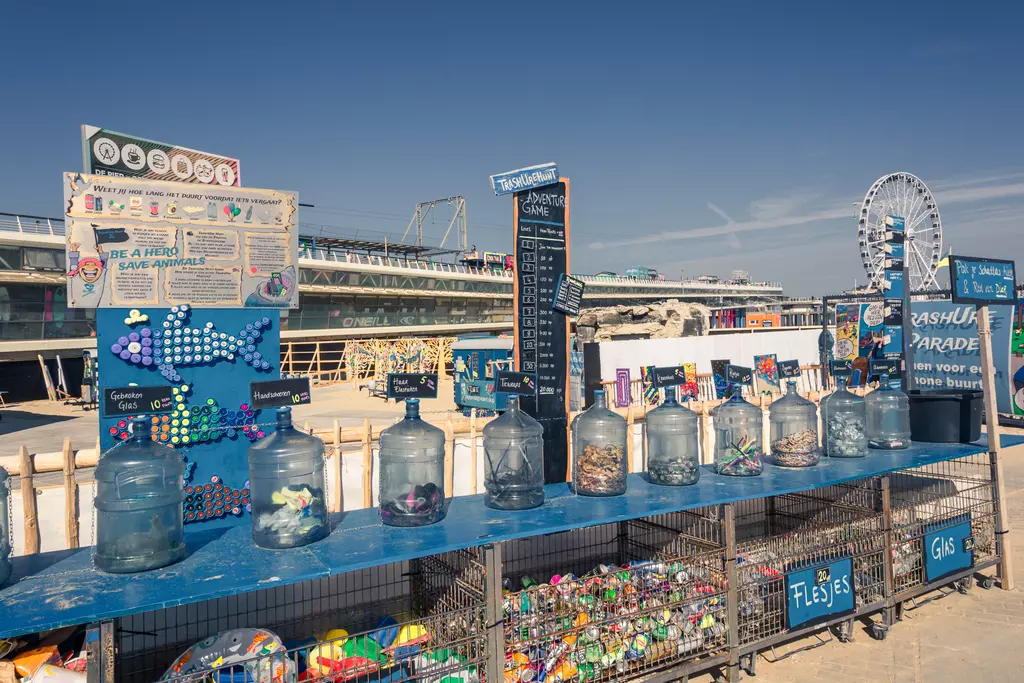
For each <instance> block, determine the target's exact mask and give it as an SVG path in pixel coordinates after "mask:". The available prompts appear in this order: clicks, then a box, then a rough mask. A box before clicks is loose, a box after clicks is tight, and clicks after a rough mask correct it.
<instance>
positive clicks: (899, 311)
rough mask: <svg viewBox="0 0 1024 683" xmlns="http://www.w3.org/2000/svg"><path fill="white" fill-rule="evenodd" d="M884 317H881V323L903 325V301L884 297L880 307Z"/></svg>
mask: <svg viewBox="0 0 1024 683" xmlns="http://www.w3.org/2000/svg"><path fill="white" fill-rule="evenodd" d="M882 311H883V314H884V316H885V317H884V318H883V319H882V324H883V325H894V326H902V325H903V302H902V301H900V300H899V299H886V300H885V305H884V307H883V309H882Z"/></svg>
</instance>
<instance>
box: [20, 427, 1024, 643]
mask: <svg viewBox="0 0 1024 683" xmlns="http://www.w3.org/2000/svg"><path fill="white" fill-rule="evenodd" d="M1022 443H1024V437H1018V436H1004V437H1003V438H1002V444H1003V447H1004V448H1006V447H1009V446H1016V445H1019V444H1022ZM987 450H988V447H987V445H986V442H985V441H984V440H982V441H980V442H979V443H977V444H915V445H914V446H913V447H911V448H910V449H908V450H905V451H874V452H872V454H871V455H870V456H868V457H867V458H860V459H851V460H837V459H829V458H825V459H823V460H822V461H821V464H819V465H818V466H817V467H811V468H807V469H783V468H779V467H772V466H770V465H768V466H766V467H765V471H764V473H763V474H762V475H761V476H759V477H723V476H718V475H716V474H714V473H712V472H709V471H708V470H707V469H706V468H705V471H704V472H702V475H701V480H700V482H699V483H698V484H696V485H694V486H684V487H666V486H653V485H651V484H649V483H647V481H646V480H645V479H644V475H636V474H634V475H630V477H629V490H628V491H627V493H626V494H625V495H623V496H617V497H614V498H585V497H581V496H574V495H573V494H572V493H571V492H569V490H568V487H567V486H566V485H565V484H552V485H550V486H548V487H547V496H548V500H547V501H546V502H545V504H544V505H543V506H542V507H540V508H537V509H534V510H526V511H522V512H504V511H498V510H491V509H489V508H487V507H485V506H484V504H483V496H482V495H476V496H461V497H458V498H454V499H453V500H452V501H451V504H450V508H449V511H448V516H447V518H446V519H445V520H444V521H443V522H441V523H439V524H435V525H433V526H430V527H425V528H421V529H399V528H393V527H386V526H384V525H382V524H381V523H380V521H379V519H378V517H377V511H376V509H370V510H356V511H353V512H347V513H344V514H343V515H341V516H340V519H337V520H336V523H335V526H334V530H333V532H332V533H331V535H330V536H329V537H328V538H326V539H324V540H322V541H320V542H318V543H314V544H312V545H309V546H306V547H305V548H299V549H296V550H286V551H275V550H262V549H260V548H257V547H255V546H254V545H253V544H252V539H251V536H250V533H249V529H248V527H235V528H226V529H224V528H222V529H207V530H202V531H198V532H194V533H190V534H189V535H188V536H187V541H188V544H189V550H190V551H191V554H190V556H189V557H188V558H186V559H185V560H184V561H182V562H180V563H178V564H176V565H173V566H171V567H167V568H165V569H160V570H155V571H151V572H144V573H141V574H129V575H123V576H115V575H111V574H103V573H101V572H98V571H96V570H95V569H93V568H92V558H91V553H92V548H82V549H79V550H66V551H58V552H53V553H44V554H40V555H33V556H30V557H19V558H15V560H14V576H13V577H12V579H11V580H12V582H13V584H12V585H10V586H8V587H7V588H4V589H2V590H0V638H3V637H11V636H16V635H21V634H25V633H34V632H37V631H42V630H46V629H51V628H58V627H61V626H68V625H72V624H82V623H88V622H91V621H96V620H99V619H110V618H114V617H120V616H125V615H128V614H134V613H137V612H144V611H148V610H154V609H161V608H165V607H173V606H177V605H183V604H187V603H193V602H199V601H202V600H208V599H212V598H220V597H224V596H227V595H235V594H238V593H246V592H249V591H254V590H260V589H263V588H271V587H274V586H282V585H286V584H292V583H298V582H300V581H307V580H310V579H316V578H320V577H324V576H329V575H332V574H341V573H344V572H349V571H353V570H357V569H364V568H366V567H372V566H376V565H381V564H387V563H390V562H399V561H402V560H408V559H413V558H416V557H423V556H425V555H433V554H436V553H442V552H446V551H449V550H456V549H462V548H470V547H473V546H478V545H481V544H485V543H490V542H499V541H506V540H511V539H515V538H524V537H528V536H537V535H541V534H550V533H555V532H558V531H565V530H567V529H574V528H579V527H585V526H595V525H598V524H607V523H609V522H619V521H624V520H629V519H637V518H639V517H647V516H650V515H657V514H662V513H666V512H675V511H679V510H686V509H691V508H696V507H702V506H710V505H720V504H723V503H731V502H737V501H740V500H750V499H754V498H764V497H767V496H772V495H780V494H784V493H796V492H799V491H808V490H811V489H816V488H820V487H823V486H829V485H832V484H840V483H843V482H847V481H853V480H855V479H862V478H865V477H872V476H878V475H881V474H887V473H890V472H894V471H897V470H903V469H907V468H912V467H919V466H922V465H929V464H932V463H936V462H942V461H945V460H950V459H953V458H960V457H964V456H967V455H972V454H975V453H983V452H986V451H987Z"/></svg>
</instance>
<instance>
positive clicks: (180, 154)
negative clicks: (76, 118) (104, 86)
mask: <svg viewBox="0 0 1024 683" xmlns="http://www.w3.org/2000/svg"><path fill="white" fill-rule="evenodd" d="M82 161H83V162H84V163H85V170H86V173H95V174H96V175H106V176H114V177H117V178H149V179H151V180H170V181H173V182H178V183H202V184H204V185H222V186H227V187H239V186H241V184H242V172H241V168H240V165H239V163H238V159H232V158H231V157H223V156H220V155H219V154H210V153H209V152H200V151H199V150H196V149H189V148H188V147H177V146H175V145H169V144H167V143H166V142H157V141H155V140H147V139H146V138H140V137H136V136H134V135H125V134H124V133H117V132H115V131H112V130H107V129H106V128H97V127H96V126H82Z"/></svg>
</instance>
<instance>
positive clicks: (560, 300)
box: [551, 273, 585, 315]
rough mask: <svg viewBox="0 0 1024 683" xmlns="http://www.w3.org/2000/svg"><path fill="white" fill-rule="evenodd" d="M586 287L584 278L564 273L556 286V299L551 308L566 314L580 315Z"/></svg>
mask: <svg viewBox="0 0 1024 683" xmlns="http://www.w3.org/2000/svg"><path fill="white" fill-rule="evenodd" d="M584 287H585V284H584V282H583V280H580V279H578V278H574V277H573V276H571V275H566V274H564V273H563V274H562V276H561V277H559V278H558V286H557V287H555V300H554V302H553V303H552V304H551V308H553V309H555V310H556V311H559V312H561V313H565V314H566V315H579V314H580V304H581V303H582V302H583V288H584Z"/></svg>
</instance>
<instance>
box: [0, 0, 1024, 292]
mask: <svg viewBox="0 0 1024 683" xmlns="http://www.w3.org/2000/svg"><path fill="white" fill-rule="evenodd" d="M516 7H520V8H523V9H521V10H515V9H514V8H516ZM6 19H7V21H6V28H7V31H5V36H4V40H3V41H2V42H0V60H2V61H0V63H2V64H4V67H3V84H4V88H3V93H4V95H5V98H4V99H5V106H4V108H3V114H2V119H3V123H4V124H5V125H4V130H5V132H6V135H5V152H6V153H5V154H4V155H3V157H2V158H0V183H2V185H0V186H2V187H3V188H4V191H3V192H0V200H2V201H0V211H8V212H21V213H33V214H41V215H58V214H59V212H60V196H61V185H60V179H59V173H60V172H61V171H65V170H76V169H78V168H80V166H81V145H80V138H79V136H80V125H81V124H83V123H89V124H93V125H98V126H103V127H107V128H111V129H114V130H118V131H122V132H126V133H133V134H138V135H143V136H146V137H150V138H153V139H158V140H164V141H167V142H172V143H175V144H180V145H184V146H190V147H195V148H198V149H205V150H208V151H211V152H216V153H220V154H225V155H230V156H236V157H238V158H240V159H241V162H242V178H243V180H244V182H245V184H246V185H249V186H253V187H269V188H277V189H289V190H298V191H299V193H300V198H301V200H302V201H304V202H309V203H312V204H316V205H317V207H318V209H317V210H316V211H313V210H306V211H304V213H303V215H302V220H303V222H308V223H314V224H325V225H329V226H336V227H338V228H341V229H346V230H348V231H349V232H351V231H352V230H354V229H360V230H365V231H380V232H396V231H397V232H401V231H403V230H404V229H405V227H406V224H407V223H408V220H409V217H410V216H411V215H412V212H413V209H414V206H415V204H416V203H417V202H419V201H425V200H429V199H434V198H439V197H447V196H450V195H458V194H462V195H465V196H466V197H467V203H468V209H469V224H470V226H469V230H470V242H471V243H474V244H476V245H477V246H478V247H480V248H485V247H486V248H491V249H499V250H503V249H509V248H510V247H511V227H510V221H511V199H510V198H509V197H501V198H497V197H494V196H493V194H492V193H491V192H490V188H489V185H488V182H487V176H488V175H489V174H491V173H496V172H500V171H506V170H510V169H513V168H517V167H521V166H528V165H532V164H536V163H541V162H545V161H552V160H553V161H556V162H558V164H559V167H560V170H562V172H563V173H564V174H566V175H568V176H569V177H571V178H572V182H573V205H572V262H573V270H574V271H577V272H596V271H599V270H618V271H619V272H621V271H622V269H623V268H625V267H626V266H628V265H639V264H643V265H648V266H652V267H656V268H658V269H660V270H661V271H662V272H664V273H666V274H667V275H668V276H669V277H670V278H677V277H678V276H679V273H680V271H683V272H685V273H686V274H687V275H697V274H701V273H717V274H723V275H724V274H727V273H728V272H729V271H730V270H731V269H733V268H742V269H746V270H748V271H750V273H751V275H752V276H753V277H755V278H757V279H771V280H781V281H782V282H783V283H784V285H785V286H786V289H787V291H788V292H790V293H792V294H821V293H825V292H837V291H840V290H842V289H844V288H847V287H849V286H851V285H852V284H853V281H854V279H855V278H857V279H858V280H859V281H860V283H862V284H863V282H864V281H865V275H864V272H863V270H862V268H861V266H860V261H859V256H858V253H857V252H858V248H857V244H856V240H857V238H856V222H855V219H854V206H853V203H855V202H859V201H860V200H861V199H862V198H863V195H864V192H865V191H866V190H867V188H868V187H869V186H870V185H871V183H872V182H873V181H874V180H875V179H876V178H878V177H879V176H881V175H884V174H885V173H888V172H893V171H909V172H911V173H915V174H916V175H918V176H920V177H921V178H922V179H923V180H924V181H925V182H926V183H928V185H929V186H930V187H931V189H932V190H933V191H934V193H935V196H936V198H937V201H938V204H939V208H940V209H941V211H942V219H943V227H944V232H945V238H944V240H945V242H946V243H948V244H952V245H953V247H954V250H955V251H957V252H960V253H967V254H975V255H997V256H1003V257H1011V258H1017V259H1021V258H1022V257H1024V240H1022V239H1021V237H1020V234H1021V227H1022V221H1024V135H1022V134H1021V131H1020V126H1021V121H1024V88H1022V87H1021V84H1022V83H1024V80H1022V77H1021V74H1020V71H1021V68H1022V67H1024V42H1022V41H1021V40H1020V38H1019V30H1018V28H1017V27H1019V26H1020V24H1021V21H1022V20H1024V9H1021V7H1020V5H1018V4H1016V3H1004V4H1001V5H993V6H990V7H985V6H984V5H983V4H977V3H975V4H957V5H953V4H951V3H950V9H948V10H944V9H942V8H940V7H938V6H937V5H934V4H933V5H929V6H928V9H925V6H924V5H921V4H917V3H879V4H877V5H873V4H869V3H857V4H852V3H850V4H847V3H820V2H818V3H807V4H804V3H790V2H787V3H754V2H750V3H663V4H658V3H643V2H631V3H614V4H604V3H592V2H588V3H582V2H580V3H573V2H561V3H519V4H499V3H465V4H453V3H422V2H417V3H382V2H379V3H359V4H356V3H347V2H337V3H335V2H324V3H311V2H310V3H303V2H297V3H267V2H259V1H258V0H256V1H253V2H248V3H237V4H236V3H230V4H228V3H216V2H210V3H188V2H180V3H161V4H160V5H151V6H150V4H148V3H121V2H108V3H103V4H100V5H96V4H90V3H66V4H65V3H17V4H16V5H14V6H13V7H12V8H11V9H10V10H8V13H7V16H6ZM844 212H847V213H848V215H844ZM445 225H446V223H445ZM445 225H442V224H441V222H440V221H439V222H437V223H428V225H427V237H428V239H430V238H434V241H436V240H437V239H439V238H440V235H441V233H442V232H443V229H444V227H445Z"/></svg>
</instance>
